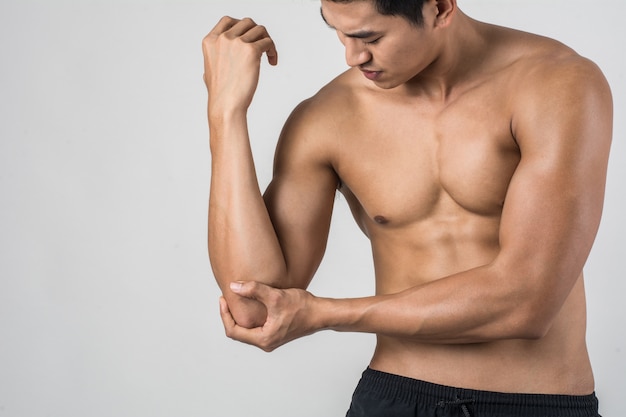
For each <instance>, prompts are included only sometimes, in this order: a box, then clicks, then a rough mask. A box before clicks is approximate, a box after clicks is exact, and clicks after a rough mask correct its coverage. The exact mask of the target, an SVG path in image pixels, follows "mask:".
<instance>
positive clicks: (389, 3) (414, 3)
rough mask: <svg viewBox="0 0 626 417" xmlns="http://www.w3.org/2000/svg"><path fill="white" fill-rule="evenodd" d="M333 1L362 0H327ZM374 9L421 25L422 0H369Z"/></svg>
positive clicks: (351, 0) (350, 0)
mask: <svg viewBox="0 0 626 417" xmlns="http://www.w3.org/2000/svg"><path fill="white" fill-rule="evenodd" d="M329 1H332V2H334V3H350V2H353V1H363V0H329ZM371 1H372V3H374V7H375V8H376V11H377V12H378V13H380V14H382V15H385V16H399V17H402V18H404V19H406V20H407V21H408V22H409V23H411V24H413V25H415V26H422V24H423V23H424V16H423V15H422V8H423V7H424V0H371Z"/></svg>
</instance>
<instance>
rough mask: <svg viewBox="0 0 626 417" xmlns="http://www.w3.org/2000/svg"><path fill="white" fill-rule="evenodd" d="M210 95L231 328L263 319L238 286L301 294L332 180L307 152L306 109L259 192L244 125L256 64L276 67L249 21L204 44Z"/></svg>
mask: <svg viewBox="0 0 626 417" xmlns="http://www.w3.org/2000/svg"><path fill="white" fill-rule="evenodd" d="M203 52H204V64H205V76H204V78H205V83H206V85H207V89H208V92H209V102H208V121H209V130H210V145H211V146H210V148H211V154H212V160H211V192H210V198H209V230H208V247H209V256H210V259H211V265H212V268H213V272H214V275H215V277H216V279H217V282H218V284H219V286H220V288H221V289H222V292H223V294H224V297H225V298H226V300H227V302H228V305H229V307H230V311H231V313H232V315H233V317H234V319H235V320H236V321H237V323H238V324H239V325H241V326H244V327H254V326H256V325H259V324H262V323H263V322H265V315H266V312H265V307H264V306H263V305H262V304H261V303H259V302H257V301H256V300H253V299H247V298H243V297H239V296H238V295H236V294H235V293H233V292H232V291H230V290H229V285H230V283H231V282H233V281H238V280H254V281H258V282H262V283H266V284H268V285H272V286H274V287H279V288H289V287H300V288H304V287H306V285H307V284H308V283H309V281H310V279H311V277H312V275H313V273H314V271H315V269H316V268H317V266H318V265H319V262H320V260H321V257H322V255H323V252H324V248H325V242H326V237H327V234H328V227H329V223H330V215H331V211H332V203H333V196H334V190H335V186H334V184H335V182H336V180H335V179H334V177H333V173H332V170H331V169H330V167H329V166H327V165H324V164H323V163H321V162H320V161H319V160H318V159H316V158H315V157H316V155H319V154H316V153H315V152H311V149H310V148H311V146H310V144H311V143H313V142H312V141H311V137H309V136H310V135H314V129H306V128H304V127H302V126H301V123H304V122H303V120H302V119H303V118H302V117H301V116H299V114H302V113H305V111H304V107H305V106H304V105H303V106H301V107H300V109H302V110H300V111H296V112H294V115H293V116H292V118H291V121H290V122H289V123H288V124H287V126H286V127H285V129H284V132H283V134H282V137H281V140H280V146H279V149H278V151H277V157H276V168H275V176H274V178H273V180H272V183H271V185H270V186H269V188H268V192H267V193H266V195H265V198H263V196H262V195H261V192H260V189H259V185H258V181H257V177H256V172H255V166H254V160H253V157H252V152H251V148H250V140H249V136H248V128H247V111H248V107H249V105H250V102H251V101H252V97H253V95H254V92H255V89H256V86H257V83H258V78H259V68H260V61H261V57H262V55H263V54H267V57H268V59H269V62H270V64H273V65H275V64H276V63H277V54H276V49H275V47H274V43H273V41H272V39H271V38H270V37H269V35H268V34H267V31H266V30H265V28H264V27H262V26H259V25H256V24H255V23H254V22H253V21H252V20H250V19H244V20H236V19H231V18H227V17H225V18H223V19H222V20H220V22H219V23H218V24H217V26H216V27H215V28H214V29H213V30H212V31H211V33H209V35H207V36H206V38H205V39H204V40H203Z"/></svg>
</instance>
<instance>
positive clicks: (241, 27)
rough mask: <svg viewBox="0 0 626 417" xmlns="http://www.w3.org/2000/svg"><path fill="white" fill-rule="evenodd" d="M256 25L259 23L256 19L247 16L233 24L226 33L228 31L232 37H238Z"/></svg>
mask: <svg viewBox="0 0 626 417" xmlns="http://www.w3.org/2000/svg"><path fill="white" fill-rule="evenodd" d="M256 26H257V24H256V23H255V22H254V20H252V19H250V18H249V17H246V18H243V19H241V20H240V21H238V22H237V23H236V24H234V25H232V26H231V27H230V28H229V29H228V30H227V31H226V32H224V33H226V34H227V35H228V36H230V37H232V38H236V37H239V36H241V35H243V34H244V33H247V32H248V31H250V29H253V28H255V27H256Z"/></svg>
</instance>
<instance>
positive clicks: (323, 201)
mask: <svg viewBox="0 0 626 417" xmlns="http://www.w3.org/2000/svg"><path fill="white" fill-rule="evenodd" d="M320 120H323V118H320V115H318V114H316V112H315V110H312V109H311V103H310V102H304V103H302V104H301V105H300V106H298V107H297V108H296V109H295V110H294V112H293V113H292V114H291V116H290V117H289V119H288V120H287V123H286V124H285V126H284V128H283V131H282V132H281V136H280V139H279V141H278V146H277V149H276V155H275V159H274V173H273V178H272V181H271V183H270V184H269V186H268V188H267V190H266V191H265V194H264V199H265V204H266V206H267V209H268V212H269V216H270V218H271V220H272V224H273V226H274V229H275V231H276V235H277V237H278V240H279V243H280V246H281V248H282V251H283V255H284V258H285V263H286V267H287V274H288V282H289V283H290V286H291V287H299V288H305V287H306V286H307V285H308V283H309V282H310V280H311V278H312V277H313V274H314V273H315V271H316V270H317V267H318V266H319V264H320V262H321V259H322V257H323V254H324V251H325V248H326V242H327V238H328V231H329V228H330V220H331V214H332V210H333V202H334V198H335V192H336V188H337V183H338V178H337V176H336V174H335V172H334V170H333V168H332V165H331V163H330V152H331V149H330V147H329V146H328V138H329V135H327V133H325V131H324V130H325V128H324V124H323V123H320V122H319V121H320Z"/></svg>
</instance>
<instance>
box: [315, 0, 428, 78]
mask: <svg viewBox="0 0 626 417" xmlns="http://www.w3.org/2000/svg"><path fill="white" fill-rule="evenodd" d="M429 4H430V2H427V3H426V5H425V7H424V25H423V27H417V26H415V25H414V24H411V23H410V22H409V21H408V20H406V19H405V18H403V17H399V16H385V15H381V14H380V13H378V11H377V10H376V7H375V5H374V4H373V2H372V1H370V0H356V1H352V2H349V3H335V2H332V1H329V0H322V16H323V18H324V20H325V21H326V23H327V24H328V25H329V26H330V27H331V28H332V29H334V30H336V32H337V35H338V36H339V40H340V41H341V43H342V44H343V45H344V47H345V50H346V62H347V64H348V65H349V66H351V67H355V68H358V69H359V70H361V72H362V73H363V76H364V77H365V78H367V79H369V80H371V81H373V82H374V83H375V84H376V85H377V86H379V87H381V88H394V87H397V86H399V85H402V84H404V83H408V82H410V81H411V80H412V79H413V78H415V77H416V76H417V75H418V74H420V73H421V72H422V71H424V70H425V69H426V68H427V67H428V66H429V65H430V64H431V63H432V62H433V61H434V60H435V58H436V48H435V42H434V41H435V40H436V39H434V35H433V30H432V29H430V27H431V26H432V23H433V20H434V15H435V13H436V11H435V10H436V5H435V6H434V7H430V8H432V9H433V11H432V13H429V10H428V9H429V8H428V5H429ZM431 14H432V15H433V16H431Z"/></svg>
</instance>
